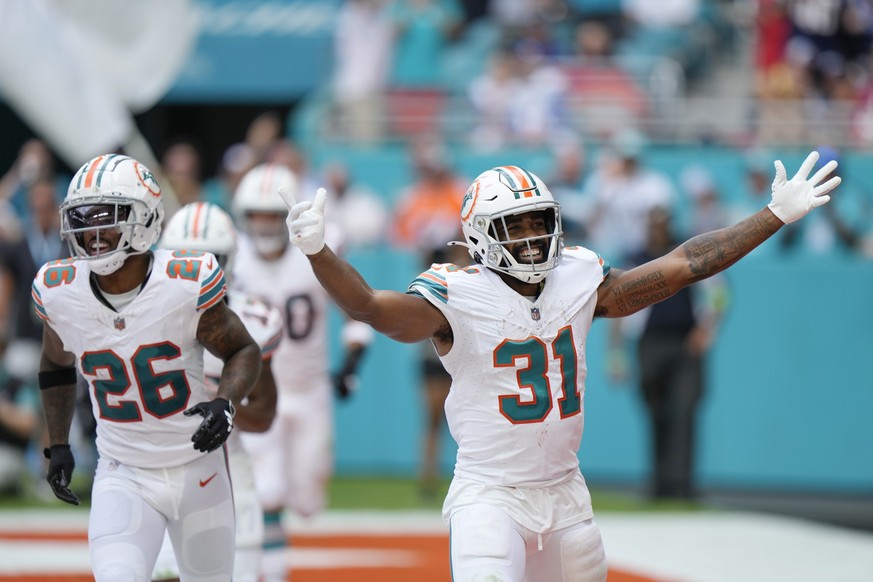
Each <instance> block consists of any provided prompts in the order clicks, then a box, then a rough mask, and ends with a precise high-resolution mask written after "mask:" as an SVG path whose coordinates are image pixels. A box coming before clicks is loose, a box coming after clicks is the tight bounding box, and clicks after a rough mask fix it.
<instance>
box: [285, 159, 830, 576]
mask: <svg viewBox="0 0 873 582" xmlns="http://www.w3.org/2000/svg"><path fill="white" fill-rule="evenodd" d="M817 160H818V154H817V153H816V152H813V153H811V154H810V155H809V157H808V158H807V159H806V161H805V162H804V163H803V165H802V166H801V168H800V170H799V171H798V172H797V174H796V175H795V176H794V177H793V178H792V179H791V180H788V179H787V178H786V174H785V168H784V167H783V166H782V164H781V162H778V161H777V162H776V178H775V180H774V181H773V195H772V200H771V202H770V204H769V205H768V206H767V207H765V208H763V209H761V210H760V211H759V212H757V213H756V214H753V215H752V216H750V217H748V218H746V219H745V220H743V221H741V222H739V223H738V224H735V225H733V226H730V227H727V228H724V229H721V230H717V231H714V232H710V233H706V234H702V235H700V236H697V237H694V238H692V239H691V240H689V241H687V242H685V243H684V244H682V245H681V246H679V247H678V248H677V249H675V250H674V251H672V252H670V253H668V254H667V255H664V256H663V257H660V258H657V259H654V260H653V261H651V262H649V263H646V264H644V265H642V266H639V267H636V268H634V269H631V270H629V271H621V270H619V269H610V267H609V265H608V264H607V263H605V262H604V261H603V259H601V258H600V256H599V255H597V254H596V253H594V252H592V251H590V250H588V249H585V248H582V247H563V245H562V236H561V235H562V232H561V212H560V207H559V205H558V204H557V203H556V202H555V201H554V199H553V198H552V195H551V193H550V192H549V190H548V188H547V187H546V185H545V184H544V183H543V182H542V181H541V180H540V179H539V178H538V177H537V176H535V175H534V174H532V173H530V172H528V171H526V170H524V169H522V168H519V167H517V166H502V167H498V168H494V169H491V170H488V171H486V172H484V173H482V174H481V175H479V177H477V178H476V180H475V181H474V182H473V183H472V185H471V186H470V188H469V189H468V190H467V192H466V194H464V197H463V200H462V201H461V203H460V215H461V223H462V227H463V232H464V238H465V242H464V243H462V244H465V245H466V246H467V248H468V249H469V251H470V255H471V256H472V258H473V259H474V261H475V262H476V263H477V264H476V265H474V266H470V267H456V266H454V265H451V264H435V265H433V266H432V267H431V268H430V269H429V270H427V271H425V272H424V273H422V274H421V275H420V276H419V277H418V278H417V279H415V280H414V281H413V282H412V284H411V285H410V286H409V291H408V292H407V293H405V294H404V293H398V292H394V291H382V290H375V289H371V288H370V287H369V286H368V285H367V283H366V282H365V281H364V279H363V278H362V277H361V276H360V275H359V274H358V273H357V272H356V271H355V270H354V269H353V268H352V267H351V266H350V265H349V264H348V263H346V262H345V261H343V260H341V259H339V258H337V257H336V255H334V253H333V252H332V251H331V249H330V248H329V246H327V245H326V244H325V240H324V213H323V210H324V201H325V193H324V191H323V190H320V191H319V193H318V194H317V195H316V197H315V200H314V201H313V202H308V201H305V202H299V203H298V202H295V200H294V199H293V198H292V197H290V196H289V197H287V198H288V200H287V202H288V206H289V209H290V213H289V215H288V224H289V230H290V235H291V241H292V243H293V244H294V245H296V246H297V247H298V248H300V249H301V250H302V251H303V252H304V253H306V255H307V256H308V257H309V261H310V263H311V264H312V267H313V270H314V271H315V274H316V276H317V277H318V279H319V281H321V283H322V284H323V285H324V286H325V288H326V289H327V290H328V291H329V292H330V294H331V296H332V297H333V298H334V300H335V301H336V302H337V303H338V304H339V305H340V307H342V308H343V309H344V310H345V311H346V312H347V313H348V314H349V315H350V316H352V317H353V318H355V319H357V320H359V321H365V322H367V323H369V324H370V325H372V326H373V327H374V328H375V329H376V330H377V331H380V332H382V333H384V334H386V335H388V336H389V337H391V338H394V339H395V340H398V341H402V342H419V341H422V340H425V339H430V340H431V341H432V342H433V343H434V346H435V347H436V350H437V352H438V353H439V354H440V359H441V360H442V363H443V365H444V366H445V368H446V370H447V371H448V372H449V373H450V374H451V376H452V387H451V390H450V392H449V397H448V399H447V400H446V418H447V420H448V423H449V429H450V431H451V433H452V436H453V437H454V439H455V440H456V441H457V443H458V456H457V460H456V464H455V472H454V478H453V480H452V484H451V486H450V488H449V492H448V495H447V498H446V500H445V504H444V507H443V515H444V517H445V518H446V520H447V522H448V523H449V526H450V528H451V567H452V579H453V580H454V581H455V582H472V581H473V580H501V581H503V582H520V581H521V580H536V581H537V582H571V581H573V582H602V581H604V580H606V572H607V566H606V558H605V555H604V550H603V543H602V541H601V537H600V532H599V529H598V527H597V525H596V523H595V522H594V520H593V517H594V513H593V511H592V508H591V498H590V495H589V493H588V488H587V486H586V484H585V480H584V479H583V477H582V474H581V472H580V470H579V460H578V456H577V454H578V449H579V446H580V443H581V438H582V427H583V416H584V415H583V410H584V407H583V401H584V396H585V375H586V371H587V364H586V361H585V346H586V343H587V336H588V330H589V329H590V327H591V324H592V322H593V320H594V318H595V317H623V316H627V315H630V314H632V313H634V312H637V311H639V310H640V309H643V308H644V307H646V306H648V305H652V304H653V303H656V302H658V301H660V300H662V299H665V298H667V297H669V296H670V295H672V294H674V293H676V292H677V291H678V290H679V289H681V288H683V287H685V286H687V285H690V284H692V283H694V282H696V281H700V280H702V279H705V278H707V277H710V276H712V275H714V274H716V273H718V272H720V271H723V270H724V269H726V268H728V267H729V266H731V265H733V264H734V263H735V262H737V261H738V260H739V259H741V258H742V257H743V256H745V255H746V254H748V253H749V252H750V251H751V250H752V249H754V248H755V247H757V246H758V245H760V244H761V243H763V242H764V241H765V240H767V238H769V237H770V236H772V235H773V234H774V233H775V232H776V231H778V230H779V229H780V228H781V227H782V226H783V225H784V224H786V223H789V222H793V221H795V220H797V219H799V218H801V217H803V216H804V215H806V214H807V212H809V211H810V210H811V209H812V208H814V207H816V206H820V205H822V204H824V203H826V202H827V201H828V200H830V197H829V196H828V195H827V193H828V192H830V191H831V190H832V189H833V188H835V187H836V186H837V185H838V184H839V183H840V178H839V177H833V178H830V179H828V180H827V181H825V179H826V178H827V177H828V175H829V174H830V173H831V172H832V171H833V170H834V169H835V168H836V166H837V164H836V163H835V162H830V163H828V164H825V165H824V166H823V167H822V168H821V169H819V170H818V171H817V172H816V173H815V174H814V175H813V176H812V178H809V179H808V178H807V176H809V174H810V172H811V171H812V169H813V167H814V166H815V164H816V161H817Z"/></svg>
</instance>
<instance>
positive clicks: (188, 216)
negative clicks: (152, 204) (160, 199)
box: [159, 202, 236, 279]
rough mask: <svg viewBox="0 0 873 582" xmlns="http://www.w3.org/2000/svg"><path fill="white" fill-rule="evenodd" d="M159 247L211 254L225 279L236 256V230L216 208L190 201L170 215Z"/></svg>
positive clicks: (208, 204) (226, 214)
mask: <svg viewBox="0 0 873 582" xmlns="http://www.w3.org/2000/svg"><path fill="white" fill-rule="evenodd" d="M159 245H160V247H161V248H164V249H170V250H174V251H183V250H184V251H200V252H207V253H212V254H213V255H215V257H216V258H217V259H218V264H219V265H221V268H222V269H224V276H225V278H226V279H229V278H230V275H231V272H232V270H231V269H232V268H233V257H234V255H235V254H236V229H235V228H234V226H233V220H231V218H230V215H229V214H228V213H227V212H225V211H224V210H222V209H221V208H220V207H219V206H217V205H215V204H210V203H209V202H192V203H190V204H186V205H185V206H183V207H182V208H180V209H179V211H178V212H176V214H174V215H173V218H171V219H170V221H169V222H168V223H167V227H166V228H165V229H164V234H163V236H162V237H161V242H160V243H159Z"/></svg>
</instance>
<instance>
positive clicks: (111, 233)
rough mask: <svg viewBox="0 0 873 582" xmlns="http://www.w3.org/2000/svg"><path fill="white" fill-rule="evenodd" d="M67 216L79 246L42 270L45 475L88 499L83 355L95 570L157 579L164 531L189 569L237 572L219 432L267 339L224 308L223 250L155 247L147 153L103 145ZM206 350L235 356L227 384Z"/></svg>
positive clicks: (204, 574) (37, 289)
mask: <svg viewBox="0 0 873 582" xmlns="http://www.w3.org/2000/svg"><path fill="white" fill-rule="evenodd" d="M61 215H62V220H63V224H62V229H61V236H62V237H63V238H64V239H65V240H66V241H67V242H68V243H69V245H70V253H71V256H72V257H73V258H72V259H68V260H63V261H56V262H51V263H48V264H46V265H45V266H43V267H42V269H40V271H39V273H38V274H37V276H36V278H35V279H34V283H33V301H34V308H35V311H36V313H37V315H39V317H41V318H42V319H43V320H44V321H45V324H46V325H45V326H44V329H45V331H44V336H43V350H42V359H41V363H40V375H39V379H40V388H41V389H42V390H41V394H42V401H43V408H44V412H45V417H46V422H47V425H48V432H49V442H50V446H49V448H48V449H46V455H47V456H48V457H49V468H48V475H47V479H48V482H49V484H50V485H51V486H52V489H53V491H54V493H55V495H56V496H57V497H58V498H60V499H62V500H63V501H66V502H68V503H74V504H77V503H78V500H77V499H76V497H75V495H74V494H73V493H72V492H71V491H70V489H69V483H70V477H71V475H72V473H73V469H74V467H75V462H74V459H73V456H72V454H71V453H70V447H69V440H68V438H69V432H70V424H71V421H72V416H73V409H74V405H75V395H76V368H78V372H79V373H80V374H81V375H82V376H83V377H84V378H85V380H86V381H87V382H88V384H89V389H90V396H91V401H92V406H93V412H94V417H95V418H96V420H97V443H96V444H97V451H98V453H99V460H98V464H97V470H96V475H95V478H94V484H93V489H92V495H91V512H90V520H89V524H88V542H89V544H88V545H89V550H90V558H91V567H92V569H93V572H94V577H95V579H96V580H97V581H98V582H103V581H106V582H110V581H111V582H115V581H117V580H132V581H141V582H145V581H147V580H149V579H150V577H151V573H152V568H153V567H154V563H155V559H156V557H157V555H158V550H159V549H160V547H161V541H162V539H163V536H164V531H165V530H168V531H169V533H170V538H171V539H172V542H173V546H174V548H175V550H176V553H177V555H178V556H180V560H179V563H180V573H181V579H182V580H183V581H203V582H206V581H210V582H211V581H215V582H218V581H221V580H223V581H226V580H229V579H230V576H231V573H232V570H233V546H234V512H233V499H232V497H231V483H230V477H229V475H228V471H227V459H226V454H225V450H224V447H223V444H224V442H225V440H226V439H227V438H228V436H229V435H230V434H231V429H232V428H233V414H234V405H235V404H238V403H239V402H240V401H241V400H242V399H243V398H244V397H245V396H246V395H247V394H248V393H249V391H250V390H251V387H252V384H253V382H254V379H255V378H256V377H257V375H258V372H259V370H260V366H261V357H260V350H259V349H258V345H257V344H256V343H255V342H254V341H253V340H252V338H251V336H250V335H249V333H248V332H247V331H246V328H245V326H244V325H243V324H242V322H241V321H240V320H239V318H238V317H237V316H236V315H235V314H234V313H233V312H232V311H231V310H230V309H228V308H227V305H226V303H225V301H224V295H225V293H226V287H225V283H224V273H223V271H222V269H221V267H220V266H219V264H218V261H217V260H216V259H215V257H214V256H213V255H211V254H208V253H189V252H172V251H167V250H155V251H152V250H151V247H152V245H153V244H154V243H155V242H157V240H158V236H159V234H160V229H161V227H160V224H161V220H162V218H163V205H162V201H161V190H160V187H159V186H158V184H157V183H156V182H155V180H154V177H153V176H152V174H151V172H150V171H149V170H148V169H147V168H146V167H145V166H143V165H142V164H140V163H138V162H137V161H136V160H134V159H132V158H129V157H126V156H121V155H115V154H108V155H104V156H99V157H97V158H95V159H93V160H91V161H90V162H88V163H87V164H85V165H84V166H82V168H81V169H79V171H78V172H77V173H76V175H75V176H74V177H73V180H72V182H71V183H70V187H69V190H68V192H67V197H66V199H65V200H64V203H63V204H62V206H61ZM204 348H206V349H207V350H209V352H211V353H212V354H214V355H215V356H216V357H218V358H220V359H221V360H222V361H223V363H224V367H223V369H222V373H221V378H220V380H219V382H218V388H217V390H215V389H212V390H210V389H208V388H207V386H206V383H205V377H204V369H203V353H204ZM201 417H202V418H201Z"/></svg>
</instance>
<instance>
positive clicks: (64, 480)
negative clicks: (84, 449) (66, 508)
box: [42, 445, 79, 505]
mask: <svg viewBox="0 0 873 582" xmlns="http://www.w3.org/2000/svg"><path fill="white" fill-rule="evenodd" d="M42 454H43V455H45V458H46V459H48V460H49V466H48V473H47V474H46V476H45V478H46V481H48V484H49V485H51V487H52V491H53V492H54V494H55V497H57V498H58V499H60V500H61V501H63V502H65V503H70V504H72V505H79V498H78V497H76V494H75V493H73V492H72V491H71V490H70V479H71V478H72V477H73V469H75V468H76V460H75V459H73V452H72V451H71V450H70V445H52V446H51V447H49V448H47V449H43V451H42Z"/></svg>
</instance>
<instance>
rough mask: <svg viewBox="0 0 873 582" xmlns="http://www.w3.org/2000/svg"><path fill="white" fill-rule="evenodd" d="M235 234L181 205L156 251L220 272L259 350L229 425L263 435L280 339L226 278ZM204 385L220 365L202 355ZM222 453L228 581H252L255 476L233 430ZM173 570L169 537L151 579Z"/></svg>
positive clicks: (203, 208) (272, 406) (226, 219)
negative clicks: (197, 255) (201, 260)
mask: <svg viewBox="0 0 873 582" xmlns="http://www.w3.org/2000/svg"><path fill="white" fill-rule="evenodd" d="M236 241H237V233H236V229H235V228H234V225H233V221H232V220H231V218H230V216H229V215H228V214H227V213H226V212H225V211H224V210H222V209H221V208H219V207H218V206H216V205H214V204H209V203H207V202H193V203H191V204H187V205H185V206H183V207H182V209H181V210H179V212H177V213H176V214H174V215H173V218H172V219H171V220H170V222H169V223H168V224H167V227H166V228H165V229H164V234H163V236H161V241H160V245H159V246H160V247H161V248H164V249H170V250H176V251H200V252H207V253H212V254H213V255H215V257H216V258H217V259H218V263H219V264H220V265H221V268H222V269H224V272H225V277H226V279H227V283H228V287H229V288H230V289H231V290H230V291H228V293H227V295H226V300H227V304H228V306H229V307H230V309H231V310H232V311H233V312H234V313H236V314H237V315H238V316H239V318H240V320H241V321H242V322H243V324H244V325H245V326H246V329H247V330H248V332H249V334H251V336H252V338H253V339H254V340H255V341H256V342H257V343H258V345H259V346H260V348H261V358H262V364H261V374H260V375H259V376H258V381H257V382H256V383H255V386H254V387H253V388H252V391H251V392H250V393H249V395H248V396H247V397H246V398H245V399H244V400H243V401H242V402H241V403H240V405H239V406H237V407H236V416H235V417H234V426H235V427H236V428H237V429H238V430H240V431H247V432H264V431H266V430H267V429H268V428H270V424H271V423H272V422H273V417H274V416H275V415H276V384H275V381H274V379H273V372H272V370H271V368H270V362H271V360H272V357H273V354H274V353H275V351H276V348H277V347H278V346H279V342H280V341H281V339H282V314H281V313H280V312H279V311H278V310H277V309H274V308H272V307H270V306H269V305H267V304H266V303H264V302H263V301H260V300H258V299H255V298H254V297H251V296H249V295H247V294H245V293H242V292H240V291H233V285H232V283H231V277H232V273H233V263H234V256H235V254H236ZM203 367H204V371H205V373H206V381H207V384H208V385H209V386H210V388H211V389H212V390H215V389H216V388H217V387H218V380H219V378H220V377H221V367H222V362H221V360H219V359H218V358H216V357H215V356H213V355H212V354H210V353H206V354H204V362H203ZM226 445H227V455H228V460H229V465H230V476H231V480H232V481H233V504H234V511H235V512H236V556H235V557H234V561H233V580H234V582H257V581H258V570H259V564H260V559H261V544H262V543H263V538H264V523H263V513H262V512H261V504H260V501H259V500H258V492H257V490H256V489H255V476H254V473H253V471H252V464H251V461H250V460H249V456H248V454H247V453H246V452H245V449H244V448H243V446H242V443H241V442H240V433H239V432H237V431H234V432H233V433H231V435H230V436H229V437H228V438H227V443H226ZM178 578H179V566H178V563H177V560H176V556H175V553H174V552H173V546H172V543H171V541H170V538H169V535H165V536H164V545H163V546H162V547H161V553H160V555H159V556H158V562H157V564H156V565H155V573H154V574H153V576H152V580H155V581H156V580H177V579H178Z"/></svg>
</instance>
